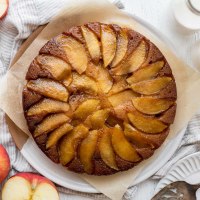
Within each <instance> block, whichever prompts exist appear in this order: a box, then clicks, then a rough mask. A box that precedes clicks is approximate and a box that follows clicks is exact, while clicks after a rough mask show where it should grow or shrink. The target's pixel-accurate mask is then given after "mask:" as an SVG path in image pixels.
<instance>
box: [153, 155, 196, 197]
mask: <svg viewBox="0 0 200 200" xmlns="http://www.w3.org/2000/svg"><path fill="white" fill-rule="evenodd" d="M175 181H186V182H187V183H190V184H199V183H200V152H197V153H194V154H192V155H189V156H187V157H185V158H183V159H181V160H180V161H178V162H177V163H176V164H175V165H174V166H173V167H172V169H171V170H170V171H169V172H168V174H167V175H166V176H165V177H164V178H163V179H161V180H160V182H159V183H158V185H157V187H156V189H155V194H156V193H157V192H159V191H160V190H161V189H162V188H164V187H165V186H167V185H169V184H170V183H173V182H175Z"/></svg>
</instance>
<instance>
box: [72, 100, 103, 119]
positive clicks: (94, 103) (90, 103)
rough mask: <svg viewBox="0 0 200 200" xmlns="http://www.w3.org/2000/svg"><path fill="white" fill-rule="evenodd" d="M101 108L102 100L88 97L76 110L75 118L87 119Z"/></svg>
mask: <svg viewBox="0 0 200 200" xmlns="http://www.w3.org/2000/svg"><path fill="white" fill-rule="evenodd" d="M99 108H100V101H99V100H97V99H88V100H86V101H84V102H83V103H81V104H80V105H79V106H78V108H77V109H76V110H75V112H74V118H75V119H86V118H87V117H88V116H89V115H91V114H92V113H93V112H94V111H96V110H98V109H99Z"/></svg>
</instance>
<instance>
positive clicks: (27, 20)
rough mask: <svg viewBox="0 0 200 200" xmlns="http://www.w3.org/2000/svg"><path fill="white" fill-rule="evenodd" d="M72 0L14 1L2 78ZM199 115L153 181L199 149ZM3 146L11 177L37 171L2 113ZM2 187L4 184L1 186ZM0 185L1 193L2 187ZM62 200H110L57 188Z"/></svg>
mask: <svg viewBox="0 0 200 200" xmlns="http://www.w3.org/2000/svg"><path fill="white" fill-rule="evenodd" d="M67 1H69V0H59V1H55V0H12V1H11V2H10V6H9V11H8V15H7V16H6V17H5V18H4V19H3V20H2V21H0V76H2V75H3V74H5V73H6V70H7V69H8V67H9V65H10V62H11V60H12V58H13V57H14V55H15V53H16V52H17V50H18V48H19V47H20V45H21V44H22V42H23V40H24V39H26V38H27V37H28V36H29V35H30V34H31V33H32V32H33V31H34V30H35V29H36V28H37V27H38V26H39V25H43V24H46V23H48V22H49V20H50V19H51V17H52V16H54V15H55V14H56V13H57V12H58V11H59V10H60V9H62V8H63V6H64V5H65V4H67ZM114 3H115V4H116V5H117V6H118V7H119V8H122V7H123V4H122V3H121V2H120V1H115V2H114ZM199 133H200V114H197V115H196V116H195V117H194V118H193V119H192V120H191V122H190V123H189V125H188V128H187V131H186V133H185V136H184V138H183V141H182V143H181V144H180V147H179V149H178V150H177V151H176V153H175V154H174V156H173V157H172V158H171V159H170V160H169V161H168V163H167V164H165V166H164V167H162V168H161V169H160V170H159V171H158V172H157V173H156V174H155V175H154V176H153V177H152V178H154V179H160V178H162V177H163V176H165V174H166V173H167V171H168V170H169V169H170V167H171V166H172V165H173V164H174V163H175V162H176V161H177V160H179V159H181V158H183V157H185V156H186V155H189V154H192V153H194V152H196V151H199V149H200V134H199ZM0 144H3V145H4V146H5V148H6V149H7V151H8V153H9V156H10V159H11V165H12V170H11V171H10V174H9V177H10V176H12V175H13V174H15V173H17V172H27V171H28V172H36V171H35V170H34V169H33V168H32V167H31V166H30V165H29V164H28V163H27V161H26V160H25V159H24V158H23V156H22V155H21V154H20V152H19V151H18V150H17V148H16V147H15V144H14V142H13V140H12V138H11V135H10V134H9V131H8V128H7V126H6V123H5V119H4V113H3V112H2V111H0ZM2 185H3V184H2ZM2 185H0V191H1V187H2ZM58 190H59V192H60V199H61V200H65V199H72V200H79V199H81V200H84V199H108V198H107V197H105V196H104V195H103V194H87V193H81V192H77V191H73V190H70V189H67V188H62V187H58ZM136 191H137V189H136V187H132V188H129V189H128V190H127V192H126V193H125V195H124V197H123V199H127V200H129V199H133V198H134V195H135V193H136Z"/></svg>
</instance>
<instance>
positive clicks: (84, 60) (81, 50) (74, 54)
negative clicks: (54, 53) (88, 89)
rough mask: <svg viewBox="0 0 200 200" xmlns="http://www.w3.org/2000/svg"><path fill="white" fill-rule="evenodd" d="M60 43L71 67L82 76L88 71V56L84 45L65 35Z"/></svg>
mask: <svg viewBox="0 0 200 200" xmlns="http://www.w3.org/2000/svg"><path fill="white" fill-rule="evenodd" d="M58 42H59V43H60V45H61V48H63V49H64V51H65V53H66V55H67V58H68V61H69V63H70V64H71V66H72V67H73V68H74V69H75V70H76V71H77V72H78V73H79V74H82V73H83V72H84V71H85V70H86V68H87V64H88V56H87V54H86V50H85V47H84V46H83V44H81V43H80V42H78V41H77V40H76V39H74V38H73V37H70V36H64V35H62V37H60V38H59V40H58Z"/></svg>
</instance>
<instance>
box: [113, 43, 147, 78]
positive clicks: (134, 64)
mask: <svg viewBox="0 0 200 200" xmlns="http://www.w3.org/2000/svg"><path fill="white" fill-rule="evenodd" d="M146 54H147V44H146V42H145V41H144V40H143V41H142V42H141V43H140V44H139V46H138V47H137V48H136V49H135V51H133V53H132V54H131V55H130V56H129V57H128V58H127V59H125V60H124V61H123V62H121V63H120V64H119V65H118V66H117V67H115V68H113V69H112V70H111V71H112V73H113V74H115V75H123V74H128V73H132V72H134V71H136V70H137V69H138V68H139V67H140V66H141V65H142V64H143V62H144V61H145V59H146Z"/></svg>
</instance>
